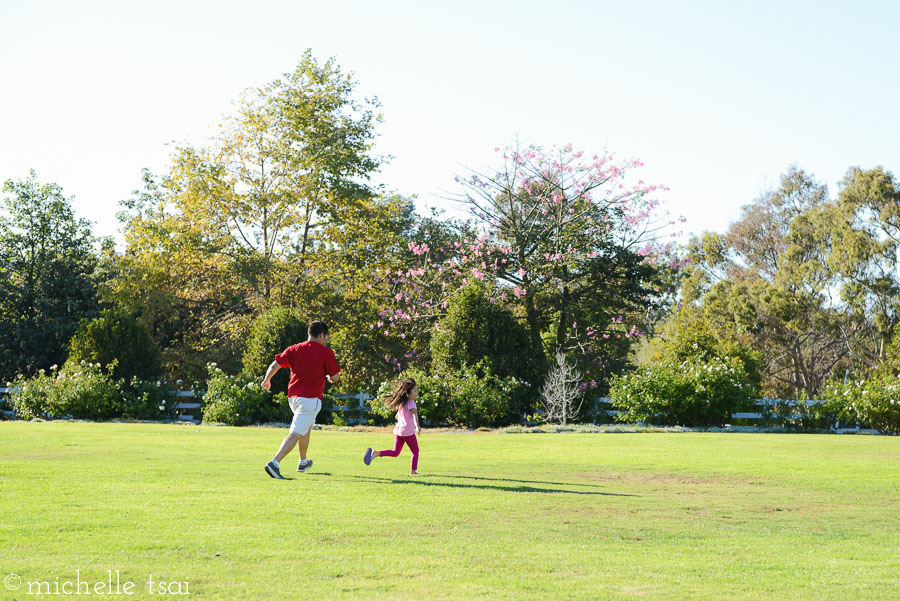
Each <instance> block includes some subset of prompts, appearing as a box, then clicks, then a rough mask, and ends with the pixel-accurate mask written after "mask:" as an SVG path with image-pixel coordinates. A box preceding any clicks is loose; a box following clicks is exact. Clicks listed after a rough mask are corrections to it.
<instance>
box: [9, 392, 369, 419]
mask: <svg viewBox="0 0 900 601" xmlns="http://www.w3.org/2000/svg"><path fill="white" fill-rule="evenodd" d="M17 390H18V389H17V388H16V387H12V388H0V398H2V397H9V396H10V395H11V394H12V393H14V392H16V391H17ZM175 396H176V397H178V398H196V397H197V393H196V392H195V391H193V390H177V391H175ZM332 396H333V397H334V398H337V399H341V400H345V401H346V400H355V401H357V402H358V403H359V407H358V408H357V407H351V406H349V405H335V406H334V407H332V408H331V410H332V411H340V412H344V411H357V410H361V409H365V408H366V402H367V401H369V400H371V399H373V398H375V397H374V396H372V395H371V394H367V393H365V392H357V393H355V394H335V395H332ZM202 407H203V403H198V402H186V403H185V402H182V403H178V404H177V405H175V409H176V410H177V411H178V416H177V417H178V419H179V420H181V421H186V422H189V421H200V420H199V418H198V417H196V416H195V415H193V414H192V412H194V411H197V410H198V409H201V408H202ZM0 413H2V414H3V415H5V416H7V417H15V415H16V412H15V411H13V410H12V409H4V410H3V411H0Z"/></svg>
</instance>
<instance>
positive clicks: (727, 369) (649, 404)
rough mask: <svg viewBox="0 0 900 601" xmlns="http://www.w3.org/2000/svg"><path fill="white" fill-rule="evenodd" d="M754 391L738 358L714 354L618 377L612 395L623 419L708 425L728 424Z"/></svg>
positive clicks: (744, 405) (620, 417)
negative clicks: (703, 358) (707, 357)
mask: <svg viewBox="0 0 900 601" xmlns="http://www.w3.org/2000/svg"><path fill="white" fill-rule="evenodd" d="M754 392H755V388H754V386H753V385H752V384H751V383H750V381H749V378H748V376H747V374H746V372H745V371H744V367H743V363H742V362H741V361H740V360H739V359H738V358H731V359H730V360H727V361H726V360H724V359H721V358H718V357H712V358H710V359H709V360H708V361H705V362H703V361H697V360H687V361H683V362H681V363H675V362H671V363H664V364H663V365H661V366H656V367H644V368H641V369H639V370H638V371H637V372H635V373H632V374H628V375H624V376H616V377H614V378H613V381H612V386H611V388H610V397H611V404H612V406H613V407H614V408H616V409H618V410H619V411H620V413H619V414H618V415H617V416H616V419H617V420H618V421H623V422H628V423H637V422H644V423H652V424H658V425H685V426H692V427H698V426H699V427H703V426H721V425H724V424H725V422H726V421H728V420H729V419H730V417H731V413H732V412H734V411H738V410H740V409H742V408H745V407H748V406H749V403H750V399H751V398H752V397H753V395H754Z"/></svg>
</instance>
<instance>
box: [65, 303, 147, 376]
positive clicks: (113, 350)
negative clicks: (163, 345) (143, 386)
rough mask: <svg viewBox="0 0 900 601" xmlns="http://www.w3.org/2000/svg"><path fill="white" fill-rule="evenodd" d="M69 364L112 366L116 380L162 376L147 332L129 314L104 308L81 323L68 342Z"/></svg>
mask: <svg viewBox="0 0 900 601" xmlns="http://www.w3.org/2000/svg"><path fill="white" fill-rule="evenodd" d="M68 361H69V362H71V363H74V364H76V365H80V364H81V362H82V361H84V362H85V363H90V364H95V363H100V365H111V364H112V363H113V362H115V364H116V366H115V369H114V370H113V372H112V376H113V377H114V378H116V379H126V380H130V379H131V378H133V377H138V378H145V379H149V378H156V377H157V376H159V375H160V374H161V373H162V354H161V352H160V350H159V347H157V345H156V343H154V342H153V340H152V339H151V338H150V335H149V334H148V333H147V330H145V329H144V327H143V326H142V325H141V324H139V323H138V322H137V320H136V319H135V318H134V316H133V315H131V314H129V313H125V312H123V311H120V310H110V309H107V310H105V311H103V312H102V313H101V314H100V316H99V317H97V318H96V319H93V320H91V321H87V322H84V323H82V324H81V325H80V326H79V327H78V331H76V332H75V335H74V336H73V337H72V340H70V341H69V359H68Z"/></svg>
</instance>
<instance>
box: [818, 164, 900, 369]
mask: <svg viewBox="0 0 900 601" xmlns="http://www.w3.org/2000/svg"><path fill="white" fill-rule="evenodd" d="M820 222H821V226H822V227H823V228H829V229H830V230H832V231H833V232H834V235H833V237H832V244H831V248H830V253H829V261H828V262H829V266H830V267H831V268H832V269H833V270H835V271H836V272H837V273H839V274H840V277H841V289H840V292H841V300H842V301H843V302H844V304H845V306H846V311H845V313H846V319H845V320H844V323H842V325H841V333H842V335H843V338H844V342H845V344H846V346H847V351H848V352H849V354H850V360H851V363H852V364H853V365H854V366H859V367H861V368H862V370H863V371H867V370H870V369H872V368H875V367H877V366H878V365H879V364H880V363H881V362H882V361H884V360H885V357H886V348H887V345H888V343H890V341H891V340H892V338H893V333H894V328H895V326H896V325H897V324H898V323H900V272H898V269H900V260H898V259H900V257H898V253H900V183H898V182H897V180H896V179H895V178H894V176H893V174H892V173H890V172H889V171H885V170H884V169H883V168H882V167H876V168H874V169H870V170H867V171H866V170H862V169H860V168H858V167H853V168H851V169H849V170H848V171H847V174H846V176H845V177H844V180H843V182H842V183H841V189H840V192H839V194H838V201H837V202H835V203H832V206H831V207H830V210H828V211H827V212H825V211H823V213H822V215H821V216H820Z"/></svg>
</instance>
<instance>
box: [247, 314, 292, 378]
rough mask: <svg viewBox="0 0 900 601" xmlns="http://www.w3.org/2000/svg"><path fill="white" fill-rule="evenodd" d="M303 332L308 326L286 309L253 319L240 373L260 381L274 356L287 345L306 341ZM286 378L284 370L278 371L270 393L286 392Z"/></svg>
mask: <svg viewBox="0 0 900 601" xmlns="http://www.w3.org/2000/svg"><path fill="white" fill-rule="evenodd" d="M307 328H308V323H307V322H306V320H304V319H303V318H302V317H301V316H300V314H299V312H298V311H297V310H295V309H289V308H287V307H275V308H274V309H270V310H269V311H267V312H265V313H263V314H262V315H260V316H259V317H257V318H256V319H255V320H254V322H253V326H252V327H251V329H250V337H249V339H248V340H247V350H246V351H244V357H243V366H244V371H245V372H246V373H249V374H251V375H255V376H258V377H259V379H260V380H262V377H263V376H264V375H265V373H266V368H268V367H269V364H270V363H272V361H274V360H275V355H277V354H278V353H280V352H281V351H283V350H284V349H286V348H287V347H289V346H291V345H294V344H297V343H299V342H305V341H306V339H307V335H308V332H307ZM289 378H290V374H289V371H288V370H281V371H279V372H278V373H277V374H275V376H274V377H273V378H272V390H273V391H275V392H282V391H287V388H288V380H289Z"/></svg>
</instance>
